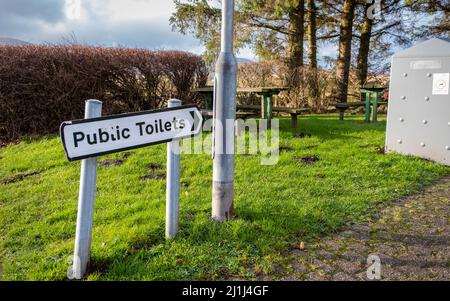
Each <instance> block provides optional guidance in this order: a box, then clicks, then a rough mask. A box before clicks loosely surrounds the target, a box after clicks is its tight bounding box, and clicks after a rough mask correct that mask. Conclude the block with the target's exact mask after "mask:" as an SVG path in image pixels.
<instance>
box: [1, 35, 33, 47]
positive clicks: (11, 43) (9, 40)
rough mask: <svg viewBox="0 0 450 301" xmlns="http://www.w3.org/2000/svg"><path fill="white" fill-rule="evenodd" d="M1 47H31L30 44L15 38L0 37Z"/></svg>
mask: <svg viewBox="0 0 450 301" xmlns="http://www.w3.org/2000/svg"><path fill="white" fill-rule="evenodd" d="M0 45H8V46H24V45H30V43H28V42H25V41H21V40H18V39H13V38H6V37H0Z"/></svg>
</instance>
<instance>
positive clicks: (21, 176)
mask: <svg viewBox="0 0 450 301" xmlns="http://www.w3.org/2000/svg"><path fill="white" fill-rule="evenodd" d="M39 174H40V172H38V171H36V172H32V173H20V174H17V175H14V176H12V177H10V178H7V179H5V180H3V181H2V182H1V183H2V184H12V183H16V182H20V181H22V180H23V179H25V178H29V177H33V176H37V175H39Z"/></svg>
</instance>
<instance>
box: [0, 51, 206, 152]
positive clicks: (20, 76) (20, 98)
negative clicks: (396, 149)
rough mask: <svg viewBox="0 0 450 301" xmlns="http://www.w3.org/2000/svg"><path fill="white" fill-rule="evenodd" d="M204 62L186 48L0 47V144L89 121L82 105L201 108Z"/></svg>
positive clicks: (109, 109) (113, 110) (112, 109)
mask: <svg viewBox="0 0 450 301" xmlns="http://www.w3.org/2000/svg"><path fill="white" fill-rule="evenodd" d="M207 77H208V71H207V68H206V66H205V64H204V62H203V61H202V59H201V58H200V57H199V56H197V55H194V54H190V53H186V52H180V51H149V50H145V49H127V48H101V47H85V46H72V45H70V46H66V45H61V46H59V45H57V46H36V45H32V46H0V142H3V143H4V142H6V141H10V140H13V139H17V138H19V137H21V136H25V135H30V134H32V135H35V134H46V133H53V132H56V131H57V130H58V127H59V125H60V124H61V122H62V121H64V120H72V119H79V118H83V115H84V102H85V100H86V99H90V98H95V99H99V100H101V101H102V102H103V115H110V114H117V113H123V112H131V111H140V110H148V109H153V108H158V107H162V106H165V105H166V101H167V100H168V99H169V98H171V97H175V98H179V99H181V100H183V103H184V104H188V103H198V102H199V101H200V98H199V97H198V95H197V94H196V93H193V92H192V91H193V90H194V89H195V88H196V87H199V86H204V85H205V84H206V81H207Z"/></svg>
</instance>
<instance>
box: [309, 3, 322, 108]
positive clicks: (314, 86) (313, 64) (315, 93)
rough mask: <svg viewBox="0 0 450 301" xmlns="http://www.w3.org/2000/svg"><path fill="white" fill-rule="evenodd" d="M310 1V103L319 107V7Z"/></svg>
mask: <svg viewBox="0 0 450 301" xmlns="http://www.w3.org/2000/svg"><path fill="white" fill-rule="evenodd" d="M307 1H308V3H307V5H308V67H309V72H310V74H309V89H308V98H309V103H310V104H311V105H313V107H318V102H319V99H318V97H319V88H318V83H317V36H316V32H317V26H316V17H317V8H316V4H315V2H314V0H307Z"/></svg>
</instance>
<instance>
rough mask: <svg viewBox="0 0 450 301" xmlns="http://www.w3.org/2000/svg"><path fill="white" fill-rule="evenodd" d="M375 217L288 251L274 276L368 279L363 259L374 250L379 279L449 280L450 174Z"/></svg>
mask: <svg viewBox="0 0 450 301" xmlns="http://www.w3.org/2000/svg"><path fill="white" fill-rule="evenodd" d="M379 216H380V217H379V218H378V219H376V220H374V221H373V222H370V223H365V224H357V225H350V226H347V227H346V228H345V229H343V231H342V232H340V233H338V234H333V235H331V236H328V237H324V238H322V239H321V240H320V242H318V243H316V244H314V245H310V246H308V245H306V248H305V249H304V251H301V250H299V249H295V250H292V251H291V254H290V256H291V257H292V259H291V260H290V265H289V268H287V270H281V269H279V270H278V274H277V276H274V278H276V279H282V280H369V279H368V276H367V270H368V266H369V264H368V263H367V258H368V256H369V255H371V254H374V255H376V256H378V258H379V259H380V261H381V265H380V267H381V268H380V275H381V280H450V273H449V269H450V176H447V177H445V178H443V179H441V180H439V181H438V182H437V183H436V184H435V185H433V186H430V187H427V188H426V189H424V191H423V192H421V193H419V194H416V195H413V196H410V197H407V198H405V199H402V200H399V201H397V202H396V203H394V204H393V205H392V206H390V207H389V208H386V209H384V210H383V211H382V213H381V214H380V215H379ZM370 266H371V267H372V269H371V270H373V271H376V268H374V267H375V266H373V265H370ZM264 278H265V279H267V277H264ZM271 278H272V277H271Z"/></svg>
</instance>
